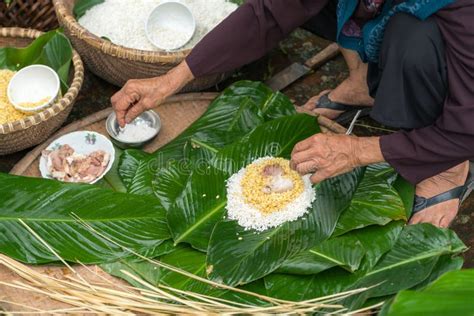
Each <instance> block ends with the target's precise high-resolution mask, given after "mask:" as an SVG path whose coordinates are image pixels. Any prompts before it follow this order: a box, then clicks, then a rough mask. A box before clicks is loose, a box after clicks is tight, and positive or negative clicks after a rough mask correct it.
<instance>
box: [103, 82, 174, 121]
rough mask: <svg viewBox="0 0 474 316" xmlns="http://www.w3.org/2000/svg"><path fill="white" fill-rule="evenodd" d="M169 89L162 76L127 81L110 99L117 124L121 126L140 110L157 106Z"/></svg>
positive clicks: (138, 113)
mask: <svg viewBox="0 0 474 316" xmlns="http://www.w3.org/2000/svg"><path fill="white" fill-rule="evenodd" d="M171 91H172V89H171V87H170V85H169V83H168V82H167V80H166V78H164V77H157V78H151V79H142V80H129V81H127V83H126V84H125V86H123V88H122V89H121V90H120V91H119V92H117V93H116V94H114V95H113V96H112V98H111V99H110V101H111V102H112V107H113V108H114V110H115V113H116V115H117V121H118V123H119V125H120V126H122V127H123V126H125V124H126V123H130V122H131V121H133V120H134V119H135V118H136V117H137V116H138V115H140V114H141V113H142V112H145V111H147V110H149V109H152V108H154V107H156V106H158V105H159V104H161V103H162V102H163V101H164V100H165V99H166V98H167V97H168V95H169V94H170V93H171Z"/></svg>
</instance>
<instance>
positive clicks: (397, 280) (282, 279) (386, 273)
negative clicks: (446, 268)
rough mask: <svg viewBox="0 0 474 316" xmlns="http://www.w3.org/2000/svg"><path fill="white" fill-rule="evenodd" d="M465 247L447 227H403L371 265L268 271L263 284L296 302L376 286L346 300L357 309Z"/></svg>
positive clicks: (419, 279)
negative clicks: (313, 270) (298, 271)
mask: <svg viewBox="0 0 474 316" xmlns="http://www.w3.org/2000/svg"><path fill="white" fill-rule="evenodd" d="M465 249H466V248H465V246H464V244H463V243H462V242H461V240H460V239H459V238H458V237H457V236H456V235H455V234H454V233H453V232H452V231H450V230H446V229H438V228H436V227H434V226H432V225H429V224H420V225H413V226H406V227H405V228H404V229H403V231H402V232H401V234H400V236H399V238H398V240H397V242H396V243H395V245H394V246H393V248H392V249H391V250H390V251H388V252H387V253H386V254H385V255H383V257H382V258H381V259H380V260H379V261H378V263H377V264H376V265H375V266H374V267H373V268H370V269H367V270H366V269H361V270H359V271H357V272H355V273H350V272H348V271H346V270H344V269H342V268H340V267H335V268H332V269H329V270H327V271H324V272H321V273H318V274H314V275H311V276H298V275H290V274H271V275H269V276H266V277H265V285H266V288H267V292H268V294H269V295H270V296H272V297H276V298H281V299H287V300H298V301H301V300H307V299H312V298H316V297H321V296H325V295H331V294H335V293H338V292H341V291H345V290H350V289H358V288H363V287H370V286H375V285H377V286H376V287H375V288H373V289H370V290H368V291H366V292H364V293H363V294H361V295H359V296H357V297H356V299H354V298H351V299H348V300H347V301H346V302H345V304H346V305H347V306H351V307H352V308H356V307H358V306H362V305H363V303H364V302H365V301H366V300H367V299H369V298H372V297H382V296H386V295H392V294H395V293H397V292H398V291H400V290H403V289H407V288H411V287H413V286H415V285H416V284H419V283H420V282H423V281H424V280H425V279H427V278H428V277H429V275H430V274H431V272H432V271H433V270H434V267H435V265H436V263H437V261H438V260H439V259H440V258H441V257H443V256H445V255H450V256H453V255H456V254H459V253H460V252H462V251H464V250H465ZM451 267H452V268H455V266H451Z"/></svg>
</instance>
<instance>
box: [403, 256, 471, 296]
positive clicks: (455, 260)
mask: <svg viewBox="0 0 474 316" xmlns="http://www.w3.org/2000/svg"><path fill="white" fill-rule="evenodd" d="M463 264H464V259H463V258H462V257H453V256H452V255H450V254H449V255H444V256H441V257H440V258H439V259H438V261H437V262H436V265H435V266H434V268H433V270H432V271H431V274H430V275H429V277H427V278H426V279H425V280H424V281H423V282H421V283H419V284H417V285H415V286H414V287H412V288H411V290H422V289H424V288H425V287H427V286H428V285H430V284H431V283H433V282H434V281H436V280H438V279H439V278H440V277H441V276H442V275H443V274H445V273H447V272H449V271H455V270H461V268H462V266H463Z"/></svg>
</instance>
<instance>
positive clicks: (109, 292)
mask: <svg viewBox="0 0 474 316" xmlns="http://www.w3.org/2000/svg"><path fill="white" fill-rule="evenodd" d="M77 220H78V222H80V223H81V224H83V225H85V226H87V224H86V223H84V222H82V221H81V220H80V219H78V218H77ZM22 224H23V225H24V226H25V227H26V228H27V229H28V230H29V231H30V232H31V233H32V235H33V236H35V238H38V239H39V240H40V241H41V242H42V243H43V244H44V245H45V246H46V247H48V248H49V249H50V250H51V251H52V252H53V253H54V250H53V249H52V248H51V247H49V245H47V244H46V243H45V241H44V240H43V239H42V238H41V237H40V236H39V235H38V234H37V233H36V232H35V231H33V230H32V228H31V227H30V226H28V225H27V224H26V223H25V222H23V221H22ZM88 228H90V227H88ZM91 232H94V233H96V234H98V235H99V236H101V237H103V236H102V235H101V234H100V232H97V231H95V230H93V229H91ZM124 249H125V248H124ZM130 252H131V253H132V254H135V255H137V256H138V257H140V258H141V259H143V260H147V261H149V262H151V263H153V264H156V265H157V266H159V267H161V268H166V269H169V270H171V271H173V272H176V273H180V274H182V275H185V276H187V277H190V278H193V279H196V280H199V281H202V282H205V283H208V284H210V285H212V286H215V287H219V288H224V289H227V290H231V291H237V292H241V293H245V294H248V295H252V296H255V297H258V298H259V299H261V300H263V301H266V302H268V305H266V306H252V305H247V304H242V303H236V302H232V301H229V300H225V299H222V298H217V297H211V296H207V295H203V294H199V293H195V292H189V291H183V290H179V289H175V288H171V287H168V286H166V285H164V284H158V285H153V284H150V283H147V282H145V281H144V280H143V279H141V278H140V277H138V276H136V275H133V274H131V273H129V272H127V271H122V272H123V273H124V274H126V275H127V276H128V277H129V278H131V279H133V280H134V281H136V282H137V283H138V284H140V288H137V287H133V286H128V285H121V284H118V283H115V282H111V281H110V280H108V279H105V278H103V277H101V276H100V275H99V274H98V273H97V272H95V271H94V269H92V268H90V267H86V266H82V267H83V268H85V269H86V270H87V271H88V272H91V273H93V274H94V275H95V276H97V278H95V281H88V280H87V279H86V277H83V276H82V275H80V274H79V273H78V272H77V271H76V270H75V269H74V267H72V266H70V265H67V268H68V269H69V270H70V271H71V272H72V274H70V275H64V276H63V277H61V278H59V277H55V276H51V275H46V274H43V273H39V272H37V271H35V270H33V269H31V268H30V267H28V266H26V265H24V264H22V263H19V262H17V261H15V260H13V259H10V258H8V257H6V256H3V255H0V265H3V266H5V267H6V268H8V269H9V270H10V271H12V272H13V273H15V274H16V275H18V276H19V277H21V278H22V280H17V281H14V282H4V281H1V280H0V284H2V285H5V286H8V287H12V288H16V289H20V290H24V291H27V292H30V293H32V294H36V295H41V296H44V297H48V298H50V299H54V300H57V301H60V302H63V303H66V304H68V305H70V306H71V308H63V309H56V310H47V311H43V310H39V309H38V308H33V307H31V308H30V307H26V306H22V310H21V312H20V311H18V312H9V313H10V314H12V315H13V314H25V315H27V314H44V313H48V314H51V313H61V314H91V313H94V314H96V313H101V314H112V315H134V314H148V315H158V314H184V315H203V314H206V315H207V314H225V315H234V314H270V313H271V314H275V313H277V314H280V313H285V314H306V313H314V312H316V311H321V310H325V311H326V312H328V313H335V314H341V313H344V312H347V311H346V310H345V308H344V307H343V306H342V305H340V304H338V302H339V301H341V300H343V299H345V298H347V297H349V296H352V295H356V294H359V293H361V292H363V291H365V290H367V289H365V288H363V289H357V290H353V291H348V292H345V293H339V294H336V295H331V296H327V297H321V298H316V299H311V300H307V301H301V302H291V301H284V300H279V299H274V298H271V297H267V296H264V295H259V294H256V293H252V292H248V291H244V290H242V289H237V288H232V287H229V286H225V285H222V284H218V283H215V282H212V281H210V280H207V279H203V278H200V277H198V276H196V275H194V274H191V273H189V272H186V271H184V270H180V269H177V268H175V267H172V266H169V265H167V264H164V263H162V262H160V261H157V260H153V259H149V258H146V257H143V256H140V255H139V254H136V253H134V252H133V251H130ZM58 260H60V261H62V262H63V263H65V262H64V260H63V259H62V258H60V257H59V256H58ZM98 280H100V281H98ZM0 302H4V303H9V304H10V305H12V306H14V305H15V304H16V303H15V302H7V301H2V297H1V296H0ZM370 309H372V307H371V308H370ZM370 309H367V308H366V309H364V310H370ZM357 312H359V311H353V312H351V313H350V314H354V313H357Z"/></svg>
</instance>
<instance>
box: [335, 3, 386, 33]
mask: <svg viewBox="0 0 474 316" xmlns="http://www.w3.org/2000/svg"><path fill="white" fill-rule="evenodd" d="M384 2H385V0H360V2H359V7H358V8H357V10H356V12H355V14H354V16H353V18H352V19H350V20H349V21H348V22H347V23H346V24H345V25H344V28H343V29H342V34H344V35H345V36H350V37H361V36H362V26H363V22H364V20H365V21H366V20H369V19H371V18H374V17H375V16H377V15H378V14H379V13H380V11H381V10H382V6H383V4H384Z"/></svg>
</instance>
